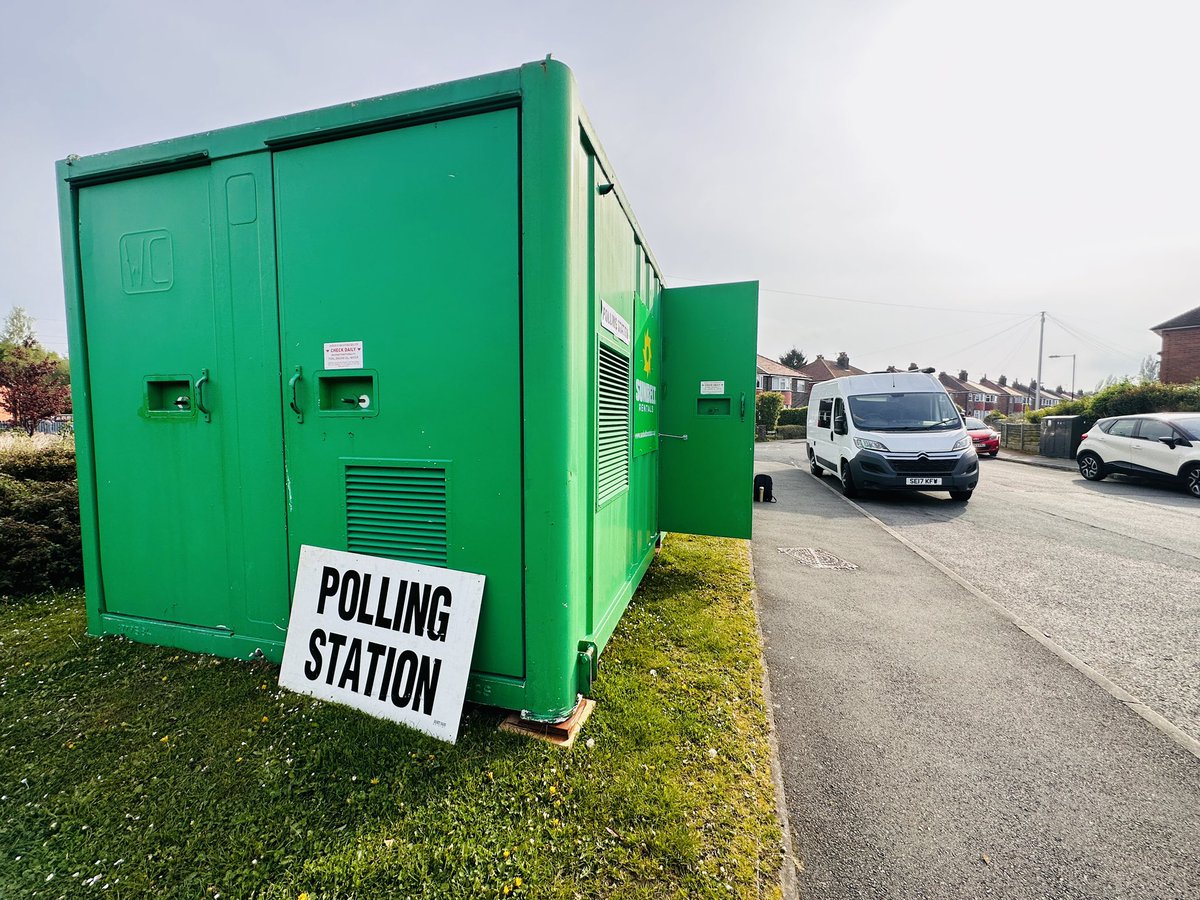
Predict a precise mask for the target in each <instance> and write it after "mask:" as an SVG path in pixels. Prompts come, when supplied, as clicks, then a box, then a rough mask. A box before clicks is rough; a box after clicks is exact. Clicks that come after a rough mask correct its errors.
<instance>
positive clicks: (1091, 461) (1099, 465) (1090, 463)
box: [1079, 453, 1108, 481]
mask: <svg viewBox="0 0 1200 900" xmlns="http://www.w3.org/2000/svg"><path fill="white" fill-rule="evenodd" d="M1079 474H1080V475H1082V476H1083V477H1084V478H1086V479H1087V480H1088V481H1103V480H1104V478H1105V477H1106V476H1107V475H1108V470H1107V469H1105V467H1104V463H1103V462H1101V461H1100V457H1098V456H1097V455H1096V454H1095V453H1085V454H1083V455H1082V456H1080V457H1079Z"/></svg>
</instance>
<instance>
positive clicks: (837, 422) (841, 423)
mask: <svg viewBox="0 0 1200 900" xmlns="http://www.w3.org/2000/svg"><path fill="white" fill-rule="evenodd" d="M848 430H849V429H847V428H846V417H845V416H834V417H833V433H834V434H846V432H847V431H848Z"/></svg>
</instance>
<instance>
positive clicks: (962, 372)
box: [958, 369, 967, 381]
mask: <svg viewBox="0 0 1200 900" xmlns="http://www.w3.org/2000/svg"><path fill="white" fill-rule="evenodd" d="M958 380H959V381H966V380H967V370H966V369H959V370H958Z"/></svg>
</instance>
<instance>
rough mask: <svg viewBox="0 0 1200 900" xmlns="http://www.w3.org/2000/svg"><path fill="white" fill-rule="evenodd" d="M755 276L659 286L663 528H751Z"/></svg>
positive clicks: (726, 531)
mask: <svg viewBox="0 0 1200 900" xmlns="http://www.w3.org/2000/svg"><path fill="white" fill-rule="evenodd" d="M757 332H758V282H756V281H747V282H740V283H737V284H713V285H704V286H702V287H687V288H667V289H665V290H664V291H663V293H662V347H663V368H662V393H663V396H662V401H661V404H660V407H659V442H658V448H659V450H658V452H659V486H658V514H659V528H661V529H662V530H663V531H677V532H683V533H686V534H711V535H716V536H719V537H735V538H749V537H750V513H751V504H752V502H753V500H752V498H753V480H754V384H755V373H756V368H755V352H756V346H757V341H756V339H757Z"/></svg>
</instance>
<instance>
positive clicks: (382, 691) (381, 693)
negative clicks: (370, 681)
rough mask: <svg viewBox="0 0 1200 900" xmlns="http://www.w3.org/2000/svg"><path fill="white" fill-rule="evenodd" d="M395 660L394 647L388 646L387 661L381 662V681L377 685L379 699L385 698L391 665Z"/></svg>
mask: <svg viewBox="0 0 1200 900" xmlns="http://www.w3.org/2000/svg"><path fill="white" fill-rule="evenodd" d="M395 662H396V648H395V647H388V655H387V662H385V663H384V664H383V681H382V682H381V683H380V685H379V699H380V700H387V695H388V685H389V684H391V683H392V666H393V665H394V664H395Z"/></svg>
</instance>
